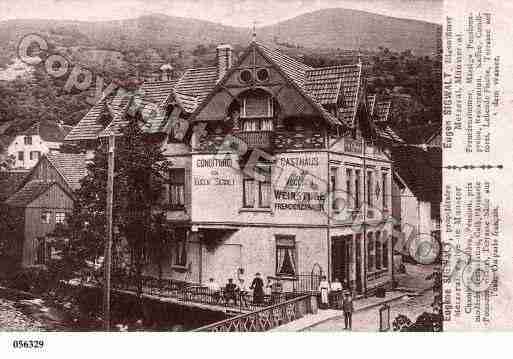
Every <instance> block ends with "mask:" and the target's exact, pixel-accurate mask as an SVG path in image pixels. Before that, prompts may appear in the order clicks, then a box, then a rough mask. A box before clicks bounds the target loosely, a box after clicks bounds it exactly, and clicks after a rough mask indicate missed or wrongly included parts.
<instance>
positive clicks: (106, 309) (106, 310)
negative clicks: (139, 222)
mask: <svg viewBox="0 0 513 359" xmlns="http://www.w3.org/2000/svg"><path fill="white" fill-rule="evenodd" d="M115 141H116V137H115V136H114V134H113V133H111V134H110V135H109V148H108V153H107V158H108V168H107V210H106V214H107V241H106V243H105V258H104V265H105V267H104V269H105V283H104V284H105V285H104V288H103V289H104V297H103V315H104V324H105V330H106V331H109V330H110V285H111V284H110V273H111V267H112V206H113V200H114V198H113V197H114V147H115Z"/></svg>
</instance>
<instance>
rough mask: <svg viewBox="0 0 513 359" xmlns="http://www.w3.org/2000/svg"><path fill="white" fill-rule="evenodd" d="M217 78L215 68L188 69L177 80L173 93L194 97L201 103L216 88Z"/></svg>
mask: <svg viewBox="0 0 513 359" xmlns="http://www.w3.org/2000/svg"><path fill="white" fill-rule="evenodd" d="M217 77H218V74H217V68H216V67H203V68H197V69H189V70H187V71H185V73H184V74H183V76H182V77H181V78H180V80H178V83H177V84H176V86H175V91H176V92H179V93H181V94H184V95H189V96H193V97H196V98H197V100H198V102H201V101H203V100H204V99H205V98H206V97H207V96H208V94H209V93H210V92H211V91H212V90H213V89H214V87H215V86H216V82H217Z"/></svg>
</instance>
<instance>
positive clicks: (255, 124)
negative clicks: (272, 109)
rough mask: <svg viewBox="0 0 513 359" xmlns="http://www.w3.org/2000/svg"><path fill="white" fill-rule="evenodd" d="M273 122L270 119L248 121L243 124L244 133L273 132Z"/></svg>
mask: <svg viewBox="0 0 513 359" xmlns="http://www.w3.org/2000/svg"><path fill="white" fill-rule="evenodd" d="M272 130H273V121H272V119H270V118H264V119H256V118H252V119H246V120H244V122H243V123H242V131H245V132H253V131H272Z"/></svg>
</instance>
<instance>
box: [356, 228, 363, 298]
mask: <svg viewBox="0 0 513 359" xmlns="http://www.w3.org/2000/svg"><path fill="white" fill-rule="evenodd" d="M354 245H355V246H356V248H355V249H356V251H355V261H356V272H355V282H356V283H355V287H356V292H357V293H362V289H363V288H362V235H361V234H357V235H356V238H355V241H354Z"/></svg>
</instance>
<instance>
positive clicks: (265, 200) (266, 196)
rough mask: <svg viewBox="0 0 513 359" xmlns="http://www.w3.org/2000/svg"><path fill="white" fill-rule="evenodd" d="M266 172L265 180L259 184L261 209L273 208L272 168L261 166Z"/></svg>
mask: <svg viewBox="0 0 513 359" xmlns="http://www.w3.org/2000/svg"><path fill="white" fill-rule="evenodd" d="M260 168H262V169H263V170H264V171H265V174H264V176H265V180H264V181H259V182H258V202H259V206H260V208H270V207H271V174H270V172H271V167H270V166H261V167H260Z"/></svg>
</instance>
